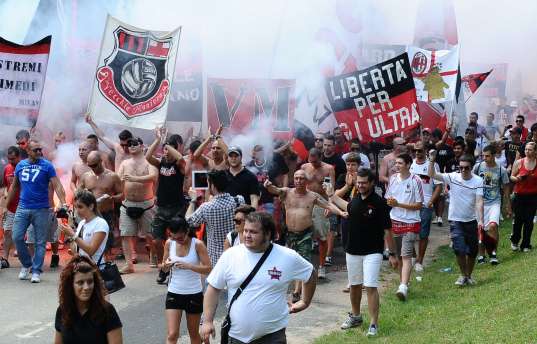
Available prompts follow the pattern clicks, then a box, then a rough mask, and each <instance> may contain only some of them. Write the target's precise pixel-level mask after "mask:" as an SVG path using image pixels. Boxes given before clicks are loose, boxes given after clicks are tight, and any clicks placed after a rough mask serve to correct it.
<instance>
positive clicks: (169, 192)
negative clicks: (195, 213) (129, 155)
mask: <svg viewBox="0 0 537 344" xmlns="http://www.w3.org/2000/svg"><path fill="white" fill-rule="evenodd" d="M155 133H156V137H155V141H153V144H152V145H151V146H150V147H149V149H148V150H147V153H146V154H145V158H146V160H147V161H148V162H149V163H150V164H151V165H153V166H155V167H156V168H157V169H158V171H159V175H158V186H157V211H156V214H155V217H153V222H152V223H151V229H152V234H153V238H154V239H155V242H154V245H155V251H156V255H157V259H156V261H151V262H150V263H151V267H157V266H158V265H159V264H161V263H162V257H163V255H164V251H163V249H164V241H166V239H167V235H166V228H168V227H169V225H170V223H171V221H172V219H173V218H176V217H177V216H180V217H184V215H185V211H186V200H185V196H184V194H183V182H184V180H185V160H184V159H183V155H182V154H181V153H180V152H181V151H182V148H183V138H182V137H181V136H180V135H171V136H170V137H169V138H168V140H167V141H166V143H164V146H163V155H162V158H160V159H159V158H156V157H155V156H154V153H155V151H156V150H157V147H158V146H159V145H160V144H161V143H162V140H163V138H164V136H163V134H164V133H165V132H164V131H163V128H156V129H155ZM154 263H156V266H154V265H155V264H154ZM165 280H166V273H165V272H164V271H162V270H160V271H159V276H158V278H157V283H159V284H162V283H164V281H165Z"/></svg>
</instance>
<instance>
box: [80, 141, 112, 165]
mask: <svg viewBox="0 0 537 344" xmlns="http://www.w3.org/2000/svg"><path fill="white" fill-rule="evenodd" d="M86 142H88V144H89V150H90V152H93V151H97V152H99V155H100V156H101V161H102V162H103V166H104V168H106V169H109V170H113V169H114V166H113V163H114V162H113V161H112V160H113V157H112V154H111V152H108V153H106V152H103V151H101V150H100V149H99V137H97V135H95V134H89V135H88V136H86Z"/></svg>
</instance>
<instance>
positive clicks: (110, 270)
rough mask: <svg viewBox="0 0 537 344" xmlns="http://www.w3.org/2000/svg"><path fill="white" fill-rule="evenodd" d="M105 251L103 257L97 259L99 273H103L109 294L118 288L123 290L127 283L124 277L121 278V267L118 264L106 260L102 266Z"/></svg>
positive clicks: (102, 276)
mask: <svg viewBox="0 0 537 344" xmlns="http://www.w3.org/2000/svg"><path fill="white" fill-rule="evenodd" d="M103 255H104V252H103V253H102V254H101V257H100V258H99V260H98V261H97V267H98V268H99V273H100V274H101V278H102V279H103V281H104V287H105V288H106V290H107V291H108V294H112V293H114V292H116V291H118V290H121V289H123V288H125V283H123V279H122V278H121V274H120V273H119V269H118V268H117V265H116V264H115V263H112V262H106V263H104V265H103V266H102V267H101V264H100V263H101V260H102V259H103Z"/></svg>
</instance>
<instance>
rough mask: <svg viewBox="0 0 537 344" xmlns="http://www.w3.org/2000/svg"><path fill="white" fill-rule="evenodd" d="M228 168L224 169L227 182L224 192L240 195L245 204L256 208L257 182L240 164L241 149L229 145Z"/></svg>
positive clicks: (257, 202) (258, 191) (257, 200)
mask: <svg viewBox="0 0 537 344" xmlns="http://www.w3.org/2000/svg"><path fill="white" fill-rule="evenodd" d="M227 158H228V163H229V169H228V170H226V174H227V177H228V179H229V184H228V186H227V188H226V190H225V192H227V193H229V194H230V195H231V196H237V195H241V196H242V197H244V201H245V202H246V204H249V205H251V206H252V207H254V208H256V209H257V206H258V204H259V194H260V190H259V183H258V181H257V177H256V176H255V175H254V174H253V173H252V172H250V171H248V169H247V168H245V167H244V166H243V165H242V150H241V149H240V148H239V147H236V146H233V147H230V148H229V149H228V151H227Z"/></svg>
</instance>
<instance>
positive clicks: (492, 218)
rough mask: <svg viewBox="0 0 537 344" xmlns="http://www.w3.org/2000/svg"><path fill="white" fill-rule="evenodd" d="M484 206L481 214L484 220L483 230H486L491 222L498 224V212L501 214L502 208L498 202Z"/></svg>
mask: <svg viewBox="0 0 537 344" xmlns="http://www.w3.org/2000/svg"><path fill="white" fill-rule="evenodd" d="M484 208H485V212H484V214H483V215H484V216H483V219H484V221H485V223H484V226H485V230H488V227H489V226H490V225H491V224H492V223H495V224H496V225H497V226H499V225H500V214H501V208H502V206H501V204H500V203H494V204H491V205H487V204H485V206H484Z"/></svg>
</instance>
